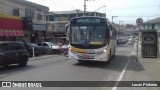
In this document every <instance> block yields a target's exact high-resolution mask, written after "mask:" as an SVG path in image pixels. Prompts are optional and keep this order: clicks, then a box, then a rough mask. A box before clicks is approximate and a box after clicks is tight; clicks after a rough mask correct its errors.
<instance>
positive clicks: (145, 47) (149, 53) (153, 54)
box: [141, 29, 157, 58]
mask: <svg viewBox="0 0 160 90" xmlns="http://www.w3.org/2000/svg"><path fill="white" fill-rule="evenodd" d="M141 32H142V37H141V38H142V44H141V45H142V46H141V47H142V48H141V49H142V50H141V53H142V57H143V58H147V57H150V58H157V30H155V29H154V30H153V29H152V30H141Z"/></svg>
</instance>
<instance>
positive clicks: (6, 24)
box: [0, 14, 24, 36]
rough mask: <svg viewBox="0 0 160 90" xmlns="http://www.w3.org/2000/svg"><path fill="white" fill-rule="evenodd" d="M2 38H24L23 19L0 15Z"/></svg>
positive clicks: (0, 34)
mask: <svg viewBox="0 0 160 90" xmlns="http://www.w3.org/2000/svg"><path fill="white" fill-rule="evenodd" d="M0 36H24V32H23V21H22V19H21V18H20V17H16V16H12V15H5V14H0Z"/></svg>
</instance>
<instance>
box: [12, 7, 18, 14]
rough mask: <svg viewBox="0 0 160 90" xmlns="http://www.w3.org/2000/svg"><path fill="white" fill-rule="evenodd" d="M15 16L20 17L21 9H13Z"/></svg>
mask: <svg viewBox="0 0 160 90" xmlns="http://www.w3.org/2000/svg"><path fill="white" fill-rule="evenodd" d="M13 15H14V16H19V9H18V8H16V9H13Z"/></svg>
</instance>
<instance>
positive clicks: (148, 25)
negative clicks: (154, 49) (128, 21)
mask: <svg viewBox="0 0 160 90" xmlns="http://www.w3.org/2000/svg"><path fill="white" fill-rule="evenodd" d="M143 28H144V29H160V17H158V18H155V19H152V20H149V21H146V22H144V23H143Z"/></svg>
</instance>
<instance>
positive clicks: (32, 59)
mask: <svg viewBox="0 0 160 90" xmlns="http://www.w3.org/2000/svg"><path fill="white" fill-rule="evenodd" d="M57 56H58V55H52V56H51V55H49V56H45V55H44V56H40V57H35V58H33V57H31V58H29V59H28V61H35V60H42V59H48V58H53V57H57Z"/></svg>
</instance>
